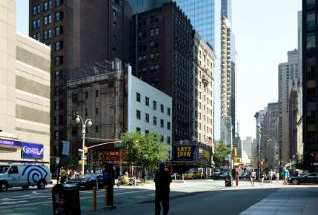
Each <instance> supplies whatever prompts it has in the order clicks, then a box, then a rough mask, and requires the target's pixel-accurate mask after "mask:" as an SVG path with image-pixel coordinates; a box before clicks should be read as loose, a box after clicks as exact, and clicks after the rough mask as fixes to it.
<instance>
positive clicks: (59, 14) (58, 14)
mask: <svg viewBox="0 0 318 215" xmlns="http://www.w3.org/2000/svg"><path fill="white" fill-rule="evenodd" d="M62 20H63V13H62V12H60V11H58V12H56V13H55V21H56V22H58V21H62Z"/></svg>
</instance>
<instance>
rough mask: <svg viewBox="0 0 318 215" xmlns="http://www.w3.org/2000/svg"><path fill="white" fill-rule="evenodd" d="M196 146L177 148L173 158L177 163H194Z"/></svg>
mask: <svg viewBox="0 0 318 215" xmlns="http://www.w3.org/2000/svg"><path fill="white" fill-rule="evenodd" d="M195 148H196V147H195V146H175V147H174V150H173V158H174V160H175V161H193V160H194V157H195V156H194V155H195Z"/></svg>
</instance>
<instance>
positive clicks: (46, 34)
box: [43, 31, 48, 40]
mask: <svg viewBox="0 0 318 215" xmlns="http://www.w3.org/2000/svg"><path fill="white" fill-rule="evenodd" d="M43 39H44V40H47V39H48V33H47V31H44V32H43Z"/></svg>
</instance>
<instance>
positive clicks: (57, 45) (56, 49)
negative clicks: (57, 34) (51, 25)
mask: <svg viewBox="0 0 318 215" xmlns="http://www.w3.org/2000/svg"><path fill="white" fill-rule="evenodd" d="M61 49H63V41H57V42H56V43H55V51H59V50H61Z"/></svg>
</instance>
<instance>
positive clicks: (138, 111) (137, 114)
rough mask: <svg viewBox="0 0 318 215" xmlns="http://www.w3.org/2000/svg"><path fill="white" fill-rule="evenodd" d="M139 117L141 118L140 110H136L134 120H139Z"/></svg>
mask: <svg viewBox="0 0 318 215" xmlns="http://www.w3.org/2000/svg"><path fill="white" fill-rule="evenodd" d="M140 116H141V113H140V110H137V111H136V118H137V119H139V120H140Z"/></svg>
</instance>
